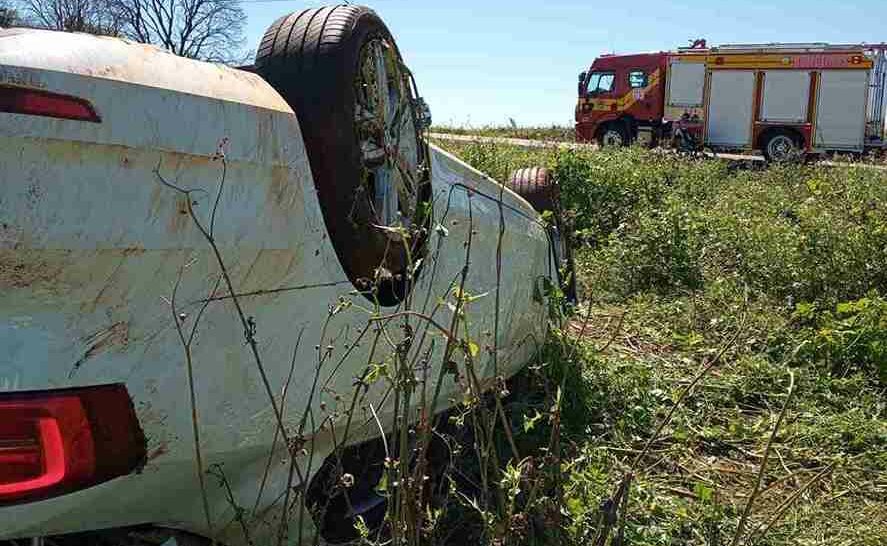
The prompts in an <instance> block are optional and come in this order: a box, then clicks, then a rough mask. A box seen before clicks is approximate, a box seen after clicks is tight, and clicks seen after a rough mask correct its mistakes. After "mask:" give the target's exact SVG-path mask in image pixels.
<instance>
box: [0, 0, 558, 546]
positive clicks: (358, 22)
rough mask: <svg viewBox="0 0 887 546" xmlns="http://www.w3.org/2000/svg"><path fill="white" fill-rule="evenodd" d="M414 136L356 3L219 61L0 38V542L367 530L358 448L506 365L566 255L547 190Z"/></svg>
mask: <svg viewBox="0 0 887 546" xmlns="http://www.w3.org/2000/svg"><path fill="white" fill-rule="evenodd" d="M429 122H430V114H429V113H428V108H427V106H425V104H424V102H423V101H422V100H421V99H420V98H419V97H418V94H417V92H416V87H415V82H414V81H413V79H412V76H411V74H410V72H409V70H408V69H407V67H406V66H404V64H403V61H402V58H401V56H400V53H399V52H398V50H397V47H396V45H395V42H394V40H393V38H392V37H391V35H390V33H389V31H388V30H387V28H386V27H385V25H384V24H383V23H382V21H381V20H380V19H379V17H378V16H377V15H376V14H375V13H374V12H373V11H371V10H369V9H367V8H364V7H360V6H351V5H345V6H337V7H329V8H319V9H312V10H305V11H302V12H297V13H293V14H290V15H288V16H286V17H282V18H281V19H279V20H278V21H277V22H276V23H274V25H272V27H271V28H270V29H269V30H268V32H267V33H266V35H265V37H264V39H263V41H262V43H261V45H260V47H259V49H258V54H257V58H256V62H255V65H254V66H252V67H246V68H244V69H234V68H230V67H225V66H221V65H215V64H209V63H202V62H198V61H193V60H188V59H183V58H179V57H176V56H174V55H172V54H170V53H167V52H165V51H162V50H160V49H157V48H154V47H151V46H145V45H140V44H133V43H128V42H126V41H124V40H120V39H114V38H103V37H94V36H89V35H83V34H70V33H58V32H50V31H41V30H29V29H5V30H0V541H2V540H17V539H23V538H29V539H33V540H34V541H36V542H38V543H39V542H40V541H41V540H43V539H44V538H45V539H46V540H47V543H50V542H49V541H50V540H51V541H53V542H52V543H58V544H66V543H71V544H73V543H78V544H79V543H104V544H123V543H127V544H129V543H132V542H133V541H134V540H135V538H138V540H140V541H144V542H145V543H164V542H166V541H169V540H177V541H178V542H179V543H189V541H195V542H199V540H200V537H210V538H212V539H213V540H216V541H218V542H221V543H227V544H240V543H256V544H260V543H270V542H271V541H272V540H273V541H277V540H279V539H281V538H285V539H287V540H288V541H289V543H292V542H298V541H308V540H309V539H311V538H312V537H315V536H316V535H317V534H318V533H319V538H321V539H322V540H324V541H327V542H332V543H336V542H347V541H348V540H350V539H351V538H353V536H352V531H353V527H354V525H355V522H357V521H360V522H362V524H365V525H373V524H375V525H381V523H380V522H381V520H382V519H383V518H382V517H380V516H379V514H380V513H382V514H384V510H385V508H384V507H385V504H386V497H385V495H384V494H382V493H380V492H379V489H378V487H375V483H376V482H377V481H378V480H379V476H380V472H382V471H380V470H379V468H381V467H382V466H383V461H384V460H386V458H388V459H390V458H392V457H393V456H392V455H391V454H390V453H389V454H386V453H384V452H381V451H379V450H378V449H377V447H378V445H379V444H378V441H377V440H374V439H379V438H385V437H386V436H389V437H390V436H391V435H393V434H395V433H396V432H397V431H406V430H407V429H409V430H410V434H411V435H412V437H413V438H414V439H413V440H410V441H411V442H421V438H418V439H417V438H416V437H420V436H422V434H423V431H427V430H428V422H429V420H430V419H431V417H433V414H436V413H439V412H442V411H445V410H446V409H447V408H448V407H450V406H452V405H453V404H454V403H456V401H457V400H459V396H458V395H457V393H458V392H459V391H460V389H462V388H463V387H462V386H460V381H463V380H464V377H465V376H466V372H465V371H466V370H467V372H470V374H467V375H470V379H469V381H470V382H472V388H474V389H476V390H477V391H478V392H480V391H483V390H485V389H490V388H494V387H495V385H496V384H497V382H500V381H502V380H504V379H506V378H508V377H509V376H511V375H512V374H514V373H515V372H516V371H517V370H519V369H520V368H521V367H522V366H523V365H524V364H525V363H526V362H527V361H528V360H529V359H530V358H531V356H532V355H533V354H534V353H535V351H536V350H537V348H538V344H539V343H540V342H541V340H542V338H543V336H544V332H545V328H546V321H547V317H548V312H549V310H550V306H551V305H552V297H553V296H552V294H554V293H555V292H557V289H556V287H558V286H559V283H561V275H562V273H561V269H562V266H563V264H564V262H565V260H566V257H565V254H566V253H565V246H566V245H565V243H564V241H563V238H562V237H561V236H560V234H559V232H558V230H557V229H556V228H554V227H553V226H552V225H551V223H550V222H547V221H543V219H542V217H541V216H540V212H541V210H537V209H541V208H556V201H557V196H556V191H555V186H554V185H553V184H552V183H551V180H550V177H549V176H548V175H547V174H546V173H545V172H544V171H542V170H532V171H525V172H522V173H519V175H518V176H517V177H516V179H515V180H516V184H515V185H514V187H515V188H516V189H517V190H520V192H521V193H523V194H524V196H523V197H522V196H520V195H518V193H516V192H514V191H512V190H511V189H509V188H507V187H504V186H502V185H500V184H497V183H496V182H494V181H493V180H491V179H489V178H488V177H486V176H484V175H483V174H481V173H479V172H477V171H475V170H474V169H472V168H470V167H469V166H467V165H465V164H464V163H462V162H460V161H459V160H458V159H456V158H454V157H452V156H451V155H449V154H447V153H446V152H444V151H442V150H440V149H438V148H436V147H435V146H434V145H432V144H430V143H428V142H427V141H426V139H425V137H424V134H423V131H424V129H425V127H426V126H427V124H428V123H429ZM524 190H525V191H524ZM524 197H526V199H525V198H524ZM528 200H529V201H533V204H534V205H536V207H537V208H534V207H533V206H532V205H531V204H530V203H529V202H528ZM553 287H554V288H553ZM460 369H461V370H463V373H461V374H460V372H459V370H460ZM405 385H406V387H405ZM423 423H424V428H423ZM404 445H406V444H404ZM365 446H370V447H365ZM373 446H375V447H373ZM386 447H387V445H386ZM423 451H424V450H423ZM410 464H412V463H410ZM428 474H433V472H428ZM343 491H344V495H345V496H347V497H348V498H347V502H343V501H342V498H341V497H342V492H343ZM374 522H375V523H374ZM134 537H135V538H134ZM137 543H140V542H137Z"/></svg>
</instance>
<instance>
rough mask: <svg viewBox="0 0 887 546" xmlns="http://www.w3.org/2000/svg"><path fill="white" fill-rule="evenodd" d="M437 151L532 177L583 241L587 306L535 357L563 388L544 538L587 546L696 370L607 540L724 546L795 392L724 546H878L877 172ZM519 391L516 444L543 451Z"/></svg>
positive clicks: (882, 503)
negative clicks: (553, 521) (616, 533)
mask: <svg viewBox="0 0 887 546" xmlns="http://www.w3.org/2000/svg"><path fill="white" fill-rule="evenodd" d="M444 145H445V146H446V147H447V148H448V149H450V150H451V151H454V152H455V153H457V154H458V155H460V156H461V157H462V158H463V159H465V160H466V161H468V162H469V163H471V164H472V165H474V166H475V167H477V168H479V169H481V170H483V171H484V172H486V173H488V174H490V175H492V176H493V177H495V178H498V179H499V180H505V179H507V177H508V175H509V173H510V172H511V171H512V170H514V169H516V168H520V167H526V166H531V165H540V164H541V165H545V166H548V167H550V168H552V169H553V170H554V172H555V173H556V175H557V177H558V180H559V182H560V184H561V188H562V194H563V199H564V204H565V207H566V208H568V209H570V210H571V211H572V215H573V222H574V225H575V228H576V233H577V234H578V236H579V239H580V240H581V241H582V247H581V250H580V251H579V253H578V263H577V266H578V269H579V276H580V280H581V281H582V283H581V284H582V285H583V286H584V299H585V301H584V303H583V305H581V306H580V308H579V309H578V310H577V312H576V313H575V315H574V317H573V319H572V321H571V323H570V324H569V325H568V327H567V328H566V329H565V331H564V332H563V334H562V340H561V343H554V344H552V346H551V347H550V349H549V350H548V351H546V353H545V354H544V355H543V359H542V361H543V362H542V365H543V368H544V373H545V374H546V375H547V376H548V377H549V378H550V379H553V380H554V381H553V382H554V383H555V384H556V383H557V382H558V381H559V380H560V379H562V378H563V377H564V375H567V380H566V381H564V383H563V384H564V386H565V388H564V392H563V395H562V396H563V398H562V405H561V415H560V418H561V420H562V426H563V429H562V430H561V432H560V436H561V437H560V442H561V446H562V459H561V463H560V464H561V473H560V474H561V476H563V480H564V481H563V483H562V487H563V491H562V495H563V499H564V509H563V510H562V519H561V520H560V524H559V526H560V527H563V528H566V529H567V536H564V537H561V539H560V540H562V542H561V543H563V544H568V543H575V544H594V543H595V537H596V534H597V532H598V531H599V529H600V528H602V527H603V523H602V522H603V521H605V520H606V516H605V515H604V513H605V512H606V510H603V511H602V510H601V507H602V505H603V507H606V504H607V500H608V499H612V498H613V494H614V491H615V489H616V487H617V484H618V483H619V481H620V479H622V477H623V476H624V475H625V473H626V472H628V471H629V469H630V468H631V466H632V463H633V462H634V459H635V458H637V456H638V454H639V453H641V451H642V450H643V449H644V446H645V445H646V444H647V442H648V441H650V440H651V436H652V435H653V434H654V431H655V430H656V428H657V425H658V424H659V423H661V422H663V419H664V418H665V417H666V415H667V414H668V412H669V410H670V409H671V408H672V407H673V406H674V403H675V401H676V400H678V398H677V397H678V396H679V393H680V392H681V391H682V390H683V389H686V388H687V387H688V385H689V384H690V383H691V381H692V379H693V378H694V376H696V375H697V374H698V373H699V372H700V371H701V370H702V369H703V367H705V366H706V365H707V364H712V367H711V370H710V371H709V372H708V373H706V374H704V375H703V376H702V378H701V380H700V381H699V383H698V384H697V385H696V386H695V388H693V389H692V390H691V391H690V392H689V394H688V396H687V397H686V398H685V399H683V400H682V401H680V402H679V403H678V406H677V409H676V411H675V412H674V415H673V417H672V419H671V420H670V421H669V422H668V423H667V424H666V425H665V427H664V429H663V430H662V432H661V433H660V434H659V435H658V437H657V438H655V439H652V440H653V441H652V444H651V445H650V446H649V450H648V451H646V452H645V453H644V454H643V457H641V458H640V459H639V460H638V461H637V464H636V466H635V467H634V479H633V481H632V484H631V489H630V495H629V499H628V507H627V510H626V512H625V514H626V515H625V518H626V523H625V543H626V544H632V545H651V546H652V545H677V544H700V545H701V544H706V545H726V544H732V543H733V538H734V534H735V532H736V528H737V526H738V525H739V521H740V519H741V515H742V513H743V511H744V510H745V508H746V504H747V503H748V500H749V495H751V494H752V491H753V489H754V485H755V482H756V480H757V476H758V473H759V470H760V468H761V466H762V461H763V460H764V457H765V451H767V450H766V447H767V444H768V440H769V439H770V436H771V433H772V432H773V430H774V425H775V423H776V422H777V416H778V415H779V414H780V412H781V409H782V407H783V405H784V404H786V402H787V393H788V391H789V385H790V383H793V385H794V391H793V395H792V396H791V399H790V400H788V403H787V405H786V411H785V414H784V419H783V420H782V421H781V426H780V427H779V428H778V430H777V432H776V434H775V435H774V436H773V439H772V442H771V446H770V450H769V452H768V455H769V460H768V461H767V464H766V466H765V467H764V470H763V474H762V482H761V485H760V488H759V490H758V493H757V496H756V498H755V499H754V502H753V503H752V505H751V509H750V514H749V516H748V520H747V521H746V522H745V524H744V529H745V532H744V533H743V536H742V540H741V541H739V543H740V544H756V545H774V546H775V545H789V544H792V545H795V544H802V545H829V546H832V545H872V546H875V545H882V544H887V396H885V395H887V392H885V391H887V173H884V172H881V171H876V170H872V169H866V168H862V167H852V168H829V167H810V166H784V167H783V166H779V167H772V168H770V169H757V170H749V169H748V168H744V167H743V166H737V165H735V164H731V163H728V162H724V161H716V160H699V159H687V158H682V157H678V156H675V155H666V154H660V153H655V152H646V151H642V150H635V149H626V150H614V151H609V150H608V151H590V150H555V149H536V150H524V149H520V148H515V147H509V146H502V145H494V144H487V143H466V144H461V143H459V144H457V143H451V142H448V143H445V144H444ZM518 398H522V400H521V401H520V402H512V405H511V410H512V412H513V413H516V414H517V416H516V417H513V419H514V421H515V430H516V437H517V441H518V442H529V441H532V439H533V438H535V437H545V432H544V430H540V428H542V429H544V428H545V427H546V426H547V425H546V424H545V422H544V420H539V419H538V415H539V408H534V407H532V404H530V403H528V402H527V400H526V398H527V397H518ZM783 509H784V513H782V510H783ZM780 513H781V515H780V516H779V517H776V516H777V515H778V514H780ZM617 526H618V524H617ZM548 528H549V529H550V528H551V527H550V526H549V527H548ZM765 528H766V532H764V530H765ZM611 538H613V537H612V535H611Z"/></svg>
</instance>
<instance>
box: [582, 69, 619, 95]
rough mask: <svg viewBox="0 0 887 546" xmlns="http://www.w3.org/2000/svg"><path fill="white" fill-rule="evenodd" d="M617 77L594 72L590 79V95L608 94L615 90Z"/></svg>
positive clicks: (606, 73) (610, 73) (608, 73)
mask: <svg viewBox="0 0 887 546" xmlns="http://www.w3.org/2000/svg"><path fill="white" fill-rule="evenodd" d="M615 79H616V75H615V74H613V73H612V72H592V73H591V76H590V77H589V78H588V88H587V89H588V94H589V95H593V94H595V93H606V92H608V91H612V90H613V81H614V80H615Z"/></svg>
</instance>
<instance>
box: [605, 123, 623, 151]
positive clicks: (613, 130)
mask: <svg viewBox="0 0 887 546" xmlns="http://www.w3.org/2000/svg"><path fill="white" fill-rule="evenodd" d="M597 142H598V144H599V145H600V146H601V147H602V148H603V147H608V146H612V147H614V148H618V147H621V146H628V134H627V133H626V131H625V129H624V128H622V127H621V126H620V125H617V124H613V123H611V124H609V125H607V126H606V127H604V128H603V130H602V131H601V132H600V134H599V135H598V139H597Z"/></svg>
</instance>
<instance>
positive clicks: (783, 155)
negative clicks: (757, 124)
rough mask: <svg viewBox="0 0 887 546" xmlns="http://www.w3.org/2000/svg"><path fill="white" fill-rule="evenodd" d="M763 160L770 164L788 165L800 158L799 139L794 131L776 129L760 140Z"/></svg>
mask: <svg viewBox="0 0 887 546" xmlns="http://www.w3.org/2000/svg"><path fill="white" fill-rule="evenodd" d="M762 140H763V142H762V144H763V146H762V149H763V152H764V158H766V159H767V161H769V162H771V163H789V162H792V161H797V160H799V159H800V158H801V156H802V152H801V139H800V137H798V135H797V133H795V132H794V131H789V130H787V129H776V130H773V131H770V132H768V133H767V134H766V135H764V138H763V139H762Z"/></svg>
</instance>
